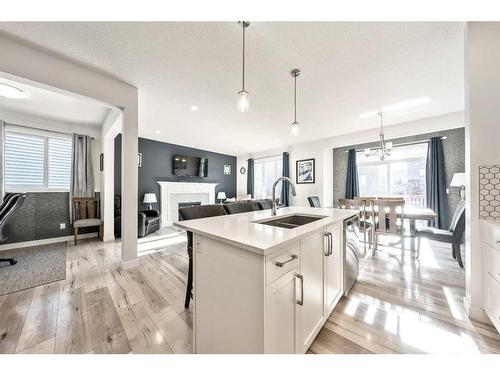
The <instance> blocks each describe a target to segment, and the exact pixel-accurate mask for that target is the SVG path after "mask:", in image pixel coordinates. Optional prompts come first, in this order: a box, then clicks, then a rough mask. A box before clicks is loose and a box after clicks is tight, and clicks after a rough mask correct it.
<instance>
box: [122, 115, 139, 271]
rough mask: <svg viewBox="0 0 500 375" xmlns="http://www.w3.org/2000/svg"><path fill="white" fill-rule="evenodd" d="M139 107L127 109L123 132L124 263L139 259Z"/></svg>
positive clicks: (124, 116)
mask: <svg viewBox="0 0 500 375" xmlns="http://www.w3.org/2000/svg"><path fill="white" fill-rule="evenodd" d="M137 118H138V116H137V107H136V106H131V107H130V109H129V108H127V107H126V108H125V110H124V112H123V131H122V262H123V263H124V265H126V264H127V263H129V264H132V263H133V262H134V261H135V260H136V259H137V212H138V211H137V186H138V185H137V184H138V179H137V174H138V167H137V152H138V142H137V134H138V133H137V122H138V120H137Z"/></svg>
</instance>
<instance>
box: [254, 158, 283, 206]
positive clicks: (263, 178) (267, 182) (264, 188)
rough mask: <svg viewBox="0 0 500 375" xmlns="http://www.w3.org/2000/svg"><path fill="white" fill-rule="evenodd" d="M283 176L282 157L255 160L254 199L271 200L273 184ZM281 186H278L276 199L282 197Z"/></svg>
mask: <svg viewBox="0 0 500 375" xmlns="http://www.w3.org/2000/svg"><path fill="white" fill-rule="evenodd" d="M282 175H283V159H282V157H281V156H276V157H270V158H265V159H258V160H255V164H254V197H255V198H256V199H270V198H272V196H273V183H274V181H276V179H277V178H278V177H281V176H282ZM281 185H282V184H278V185H277V186H276V197H280V196H281Z"/></svg>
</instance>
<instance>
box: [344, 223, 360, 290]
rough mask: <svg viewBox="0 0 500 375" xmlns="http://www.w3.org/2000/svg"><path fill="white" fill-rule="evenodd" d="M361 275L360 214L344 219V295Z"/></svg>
mask: <svg viewBox="0 0 500 375" xmlns="http://www.w3.org/2000/svg"><path fill="white" fill-rule="evenodd" d="M358 275H359V216H358V215H356V216H352V217H350V218H349V219H346V220H344V296H347V294H348V293H349V291H350V290H351V288H352V286H353V285H354V283H355V282H356V280H357V279H358Z"/></svg>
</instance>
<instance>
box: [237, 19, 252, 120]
mask: <svg viewBox="0 0 500 375" xmlns="http://www.w3.org/2000/svg"><path fill="white" fill-rule="evenodd" d="M238 24H239V25H240V26H241V28H242V29H243V79H242V86H243V87H242V89H241V91H239V92H238V112H241V113H246V112H248V109H249V107H250V98H249V97H248V91H246V90H245V29H246V28H247V27H248V26H250V22H248V21H239V22H238Z"/></svg>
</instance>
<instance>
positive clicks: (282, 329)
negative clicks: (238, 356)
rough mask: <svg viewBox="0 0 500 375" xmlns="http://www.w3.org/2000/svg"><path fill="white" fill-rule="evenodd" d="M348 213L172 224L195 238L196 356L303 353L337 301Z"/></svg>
mask: <svg viewBox="0 0 500 375" xmlns="http://www.w3.org/2000/svg"><path fill="white" fill-rule="evenodd" d="M353 215H357V212H356V211H350V210H338V209H326V208H325V209H318V208H308V207H287V208H284V209H280V210H278V214H277V216H271V213H270V211H269V210H265V211H257V212H250V213H243V214H236V215H226V216H219V217H212V218H205V219H198V220H189V221H184V222H179V223H178V224H176V225H177V226H179V227H181V228H184V229H186V230H188V231H191V232H193V235H194V237H193V238H194V252H193V253H194V271H193V272H194V292H193V294H194V307H193V309H194V316H193V324H194V351H195V353H304V352H305V351H306V350H307V349H308V348H309V346H310V345H311V343H312V341H313V340H314V338H315V337H316V335H317V334H318V332H319V330H320V329H321V327H322V326H323V324H324V323H325V321H326V319H327V318H328V316H329V315H330V314H331V312H332V311H333V309H334V307H335V305H336V304H337V302H338V300H339V299H340V297H341V296H342V291H343V286H342V280H343V274H342V272H343V269H342V265H343V259H342V256H343V254H342V246H343V221H344V220H345V219H347V218H349V217H352V216H353ZM292 216H295V217H296V216H300V218H299V219H300V220H298V222H297V223H298V226H294V225H290V224H287V223H288V222H293V220H292V219H293V218H292ZM304 218H305V219H304ZM269 220H276V221H278V222H280V223H278V224H277V225H281V221H282V222H285V224H283V225H282V226H274V225H269V223H266V222H268V221H269ZM301 220H305V221H306V222H308V221H311V222H308V223H306V224H304V223H303V222H301ZM313 220H314V221H313Z"/></svg>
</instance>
